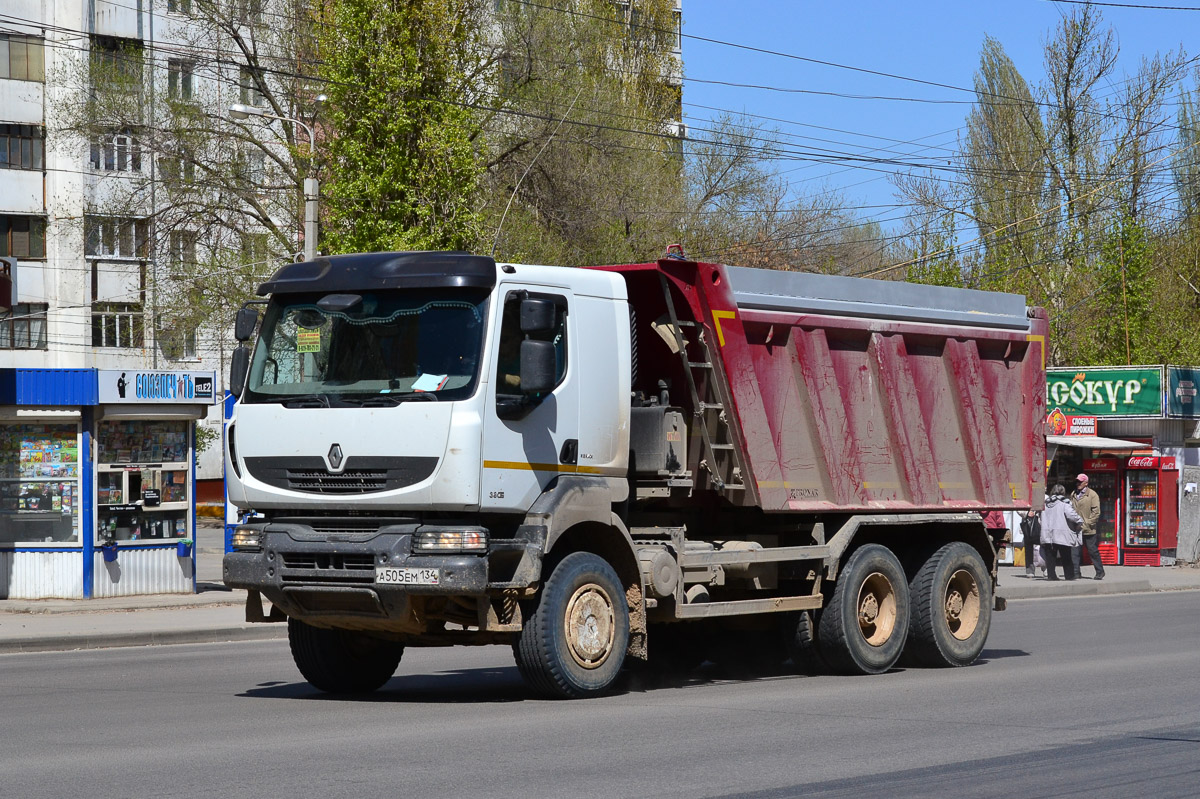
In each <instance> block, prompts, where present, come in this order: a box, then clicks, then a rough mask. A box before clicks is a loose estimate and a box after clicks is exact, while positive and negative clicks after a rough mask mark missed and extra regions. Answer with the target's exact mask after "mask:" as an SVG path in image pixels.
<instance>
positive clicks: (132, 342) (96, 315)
mask: <svg viewBox="0 0 1200 799" xmlns="http://www.w3.org/2000/svg"><path fill="white" fill-rule="evenodd" d="M144 341H145V334H144V331H143V329H142V306H141V304H140V303H127V302H97V303H93V305H92V346H93V347H122V348H125V349H137V348H140V347H142V346H143V343H144Z"/></svg>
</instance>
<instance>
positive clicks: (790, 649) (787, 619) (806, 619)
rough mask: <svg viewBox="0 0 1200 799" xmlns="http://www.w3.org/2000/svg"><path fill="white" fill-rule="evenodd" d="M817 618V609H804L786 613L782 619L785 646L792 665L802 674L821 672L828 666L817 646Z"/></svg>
mask: <svg viewBox="0 0 1200 799" xmlns="http://www.w3.org/2000/svg"><path fill="white" fill-rule="evenodd" d="M817 618H818V613H817V611H815V610H802V611H800V612H799V613H785V614H783V618H782V619H781V620H780V621H781V622H782V629H781V630H780V632H781V633H782V635H783V645H784V648H785V649H786V650H787V653H788V657H790V658H791V660H792V665H793V666H795V667H796V670H797V671H799V672H801V673H802V674H820V673H822V672H823V671H825V670H826V668H827V667H826V665H825V659H824V658H822V657H821V651H820V648H819V647H818V646H817Z"/></svg>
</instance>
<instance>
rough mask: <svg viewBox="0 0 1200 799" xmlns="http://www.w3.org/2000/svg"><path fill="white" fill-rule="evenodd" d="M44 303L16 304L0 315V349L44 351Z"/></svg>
mask: <svg viewBox="0 0 1200 799" xmlns="http://www.w3.org/2000/svg"><path fill="white" fill-rule="evenodd" d="M48 309H49V306H48V305H47V304H46V303H44V302H31V303H18V304H17V305H14V306H13V307H12V308H11V309H10V310H9V311H8V313H5V314H0V349H4V350H44V349H46V311H47V310H48Z"/></svg>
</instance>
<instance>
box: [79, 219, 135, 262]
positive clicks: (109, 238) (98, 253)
mask: <svg viewBox="0 0 1200 799" xmlns="http://www.w3.org/2000/svg"><path fill="white" fill-rule="evenodd" d="M84 227H85V233H86V235H85V237H84V243H83V250H84V254H85V255H88V256H92V257H97V258H145V257H146V256H147V255H148V254H149V252H150V223H149V221H148V220H145V219H122V218H117V217H101V216H89V217H86V218H85V221H84Z"/></svg>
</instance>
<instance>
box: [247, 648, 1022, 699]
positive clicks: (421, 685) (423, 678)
mask: <svg viewBox="0 0 1200 799" xmlns="http://www.w3.org/2000/svg"><path fill="white" fill-rule="evenodd" d="M1028 656H1029V653H1028V652H1026V651H1024V650H1021V649H985V650H984V651H983V653H982V654H981V655H980V657H979V660H977V661H976V662H975V663H974V664H973V665H972V666H970V667H968V668H974V667H978V666H983V665H986V664H987V663H989V662H991V661H993V660H1003V659H1005V658H1012V657H1028ZM907 670H909V669H904V668H895V669H892V670H891V671H890V672H889V674H899V673H901V672H904V671H907ZM924 671H930V670H924ZM806 677H826V678H833V679H857V678H854V677H844V678H839V677H838V676H837V675H830V674H827V673H815V674H805V673H802V672H799V671H797V670H796V669H795V668H794V667H792V666H791V665H790V664H783V665H780V666H777V667H755V668H748V667H747V668H734V667H730V666H725V665H719V664H716V663H704V664H703V665H701V666H699V667H697V668H695V669H692V670H690V671H661V670H655V669H652V668H648V667H631V668H626V669H625V671H624V672H623V673H622V674H621V677H620V678H619V679H618V681H617V684H616V685H615V686H614V688H613V691H612V692H611V693H610V694H609V695H610V696H612V695H620V694H641V693H651V692H654V691H666V690H672V689H679V688H694V687H700V686H706V685H723V684H729V683H751V682H762V681H766V680H772V681H774V680H797V679H804V678H806ZM239 696H243V697H247V698H255V699H300V700H308V701H318V702H371V703H377V702H379V703H389V702H395V703H403V704H407V703H420V704H501V703H509V702H528V701H554V700H546V699H545V698H544V697H542V696H539V695H538V694H536V693H534V692H533V691H532V690H530V689H529V688H528V687H527V686H526V685H525V683H524V681H522V679H521V675H520V673H519V672H518V671H517V669H516V667H515V666H512V667H506V668H505V667H501V668H497V667H486V668H475V669H449V670H444V671H439V672H435V673H431V674H409V675H403V676H399V677H393V678H392V679H391V680H389V681H388V682H387V683H386V684H385V685H384V686H383V687H382V688H380V689H379V690H378V691H375V692H374V693H370V694H334V693H325V692H323V691H319V690H318V689H316V688H314V687H312V686H311V685H309V684H308V683H306V682H289V683H284V682H275V683H264V684H262V685H259V686H257V687H255V688H251V689H250V690H248V691H245V692H243V693H241V694H239Z"/></svg>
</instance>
